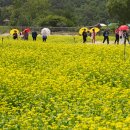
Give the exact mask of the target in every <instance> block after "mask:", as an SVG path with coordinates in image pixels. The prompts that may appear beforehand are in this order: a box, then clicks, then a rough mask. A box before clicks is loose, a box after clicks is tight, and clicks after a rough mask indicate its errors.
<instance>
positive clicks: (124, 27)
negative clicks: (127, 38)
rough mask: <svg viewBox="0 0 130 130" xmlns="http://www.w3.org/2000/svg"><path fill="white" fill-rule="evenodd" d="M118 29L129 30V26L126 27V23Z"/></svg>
mask: <svg viewBox="0 0 130 130" xmlns="http://www.w3.org/2000/svg"><path fill="white" fill-rule="evenodd" d="M119 30H120V31H127V30H129V27H128V26H127V25H121V26H120V27H119Z"/></svg>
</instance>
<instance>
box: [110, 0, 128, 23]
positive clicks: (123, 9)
mask: <svg viewBox="0 0 130 130" xmlns="http://www.w3.org/2000/svg"><path fill="white" fill-rule="evenodd" d="M107 7H108V12H109V14H110V16H111V17H116V18H117V19H118V20H119V21H120V23H122V24H126V23H129V22H130V0H107Z"/></svg>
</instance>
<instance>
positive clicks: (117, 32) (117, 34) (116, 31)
mask: <svg viewBox="0 0 130 130" xmlns="http://www.w3.org/2000/svg"><path fill="white" fill-rule="evenodd" d="M116 43H117V44H119V30H118V28H117V29H116V30H115V44H116Z"/></svg>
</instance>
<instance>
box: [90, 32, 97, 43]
mask: <svg viewBox="0 0 130 130" xmlns="http://www.w3.org/2000/svg"><path fill="white" fill-rule="evenodd" d="M95 37H96V32H95V29H93V30H92V33H91V38H92V43H95Z"/></svg>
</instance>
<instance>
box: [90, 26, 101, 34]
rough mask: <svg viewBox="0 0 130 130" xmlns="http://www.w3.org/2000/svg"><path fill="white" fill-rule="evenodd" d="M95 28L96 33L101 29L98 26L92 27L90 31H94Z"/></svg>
mask: <svg viewBox="0 0 130 130" xmlns="http://www.w3.org/2000/svg"><path fill="white" fill-rule="evenodd" d="M93 29H94V30H95V32H96V33H97V32H99V31H100V29H99V28H96V27H94V28H91V29H90V30H89V31H90V32H93Z"/></svg>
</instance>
